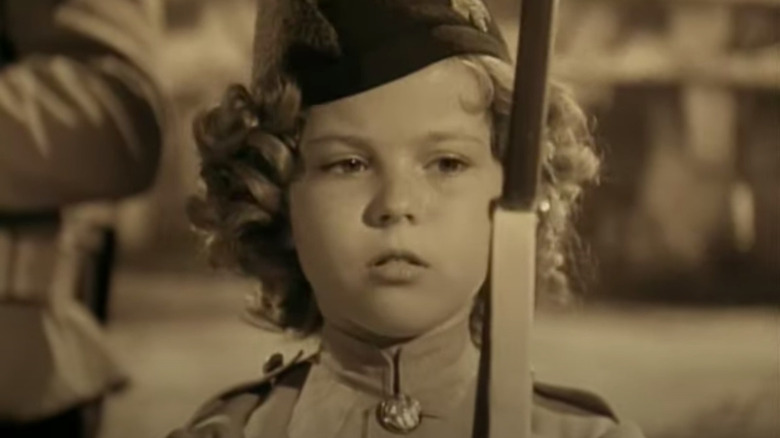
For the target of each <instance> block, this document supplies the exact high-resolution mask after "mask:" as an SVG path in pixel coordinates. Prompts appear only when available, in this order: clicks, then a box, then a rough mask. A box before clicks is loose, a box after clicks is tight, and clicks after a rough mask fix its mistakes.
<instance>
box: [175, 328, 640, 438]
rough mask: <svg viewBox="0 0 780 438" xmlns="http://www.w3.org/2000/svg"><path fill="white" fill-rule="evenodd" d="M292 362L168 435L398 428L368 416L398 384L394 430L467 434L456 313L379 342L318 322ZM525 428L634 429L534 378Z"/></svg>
mask: <svg viewBox="0 0 780 438" xmlns="http://www.w3.org/2000/svg"><path fill="white" fill-rule="evenodd" d="M293 362H295V363H294V364H291V365H287V366H283V365H281V366H279V369H278V370H276V371H273V372H272V373H271V375H270V377H269V378H268V379H265V380H262V381H261V382H258V384H255V385H248V386H245V387H242V388H238V389H237V390H234V391H230V392H229V393H227V394H226V397H222V398H218V399H217V400H215V401H212V402H210V403H209V404H207V406H206V407H204V409H203V410H202V411H201V412H200V413H199V414H198V415H196V417H195V418H194V419H193V421H192V422H191V423H190V425H189V427H187V428H185V429H182V430H180V431H178V432H175V433H174V434H173V435H171V438H205V437H209V438H211V437H214V438H266V437H273V438H391V437H398V436H401V435H398V434H396V433H394V432H392V431H390V430H388V429H386V428H385V427H383V426H382V424H380V422H379V421H378V417H377V405H378V404H379V403H381V402H382V401H383V400H386V399H388V398H391V397H392V396H393V395H394V394H395V393H398V392H400V393H403V394H406V395H408V396H410V397H412V398H413V399H415V400H417V401H419V402H420V404H421V407H422V420H421V422H420V424H419V426H418V427H417V428H416V429H414V430H412V431H411V432H410V433H408V434H405V435H403V436H407V437H411V438H440V437H447V438H472V437H473V423H474V421H475V418H474V412H475V404H476V393H477V391H476V389H477V371H478V362H479V353H478V350H477V348H476V347H474V345H473V344H472V343H471V340H470V336H469V331H468V327H467V324H466V323H465V322H464V323H462V324H460V325H458V326H455V327H451V328H450V329H447V330H444V331H441V332H439V333H436V334H433V335H430V336H423V337H421V338H419V339H415V340H413V341H411V342H409V343H407V344H404V345H402V346H400V347H398V348H393V349H386V350H383V349H379V348H376V347H373V346H372V345H370V344H368V343H365V342H363V341H361V340H359V339H357V338H355V337H353V336H351V335H349V334H347V333H344V332H342V331H340V330H338V329H337V328H335V327H332V326H328V325H326V326H325V328H324V329H323V332H322V342H321V348H320V350H319V352H317V353H316V354H314V355H313V356H311V357H309V358H305V359H296V360H295V361H293ZM266 384H267V385H268V386H265V385H266ZM532 428H533V433H534V437H535V438H640V437H641V434H640V432H639V431H638V429H637V428H636V426H634V425H633V424H630V423H620V422H618V421H617V420H616V419H615V418H614V416H613V414H612V413H611V411H610V410H609V408H608V407H607V406H606V404H604V403H603V402H602V401H601V400H600V399H598V398H597V397H595V396H592V395H589V394H586V393H584V392H579V391H575V390H567V389H563V388H557V387H553V386H548V385H541V384H540V385H537V388H536V394H535V409H534V411H533V418H532ZM210 433H214V435H209V434H210Z"/></svg>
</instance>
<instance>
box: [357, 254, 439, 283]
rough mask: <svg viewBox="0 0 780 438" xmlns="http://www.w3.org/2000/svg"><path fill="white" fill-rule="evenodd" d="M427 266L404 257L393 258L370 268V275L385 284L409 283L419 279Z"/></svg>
mask: <svg viewBox="0 0 780 438" xmlns="http://www.w3.org/2000/svg"><path fill="white" fill-rule="evenodd" d="M425 269H426V267H425V266H423V265H420V264H417V263H412V262H410V261H409V260H407V259H404V258H391V259H388V260H385V261H382V262H380V263H375V264H373V265H371V266H370V267H369V268H368V273H369V277H370V278H371V279H372V280H374V281H377V282H379V283H384V284H396V285H400V284H409V283H413V282H415V281H417V280H418V279H419V278H420V276H421V275H422V274H423V272H424V271H425Z"/></svg>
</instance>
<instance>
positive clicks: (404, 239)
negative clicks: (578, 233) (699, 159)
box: [171, 0, 640, 438]
mask: <svg viewBox="0 0 780 438" xmlns="http://www.w3.org/2000/svg"><path fill="white" fill-rule="evenodd" d="M256 34H257V39H256V46H255V49H256V54H255V56H256V58H255V65H254V72H253V73H254V74H253V77H252V84H251V87H250V90H251V91H247V90H246V89H245V88H243V87H239V86H234V87H231V88H230V89H229V90H228V91H227V93H226V95H225V98H224V101H223V102H222V104H221V105H220V106H219V107H218V108H216V109H214V110H212V111H211V112H210V113H208V114H207V115H206V116H205V117H203V118H202V119H200V120H199V121H198V122H197V123H196V137H197V139H198V145H199V151H200V154H201V157H202V172H201V175H202V178H203V182H204V183H205V188H206V193H205V196H204V197H203V198H201V199H200V200H199V201H197V202H195V203H193V205H192V207H193V208H192V211H191V215H192V217H193V220H194V223H195V225H196V226H197V227H199V228H200V229H201V230H203V231H205V232H206V234H207V236H208V244H209V246H210V249H211V251H212V254H213V255H214V257H215V258H216V260H218V261H220V262H221V263H224V264H227V265H232V266H237V267H239V268H240V269H241V270H242V271H243V272H245V273H247V274H249V275H252V276H255V277H256V278H257V279H258V280H260V282H261V283H262V289H261V290H260V292H259V293H258V297H257V300H256V305H255V306H254V307H253V308H252V312H253V314H254V315H255V316H256V318H257V319H258V320H259V321H262V322H263V323H264V324H265V325H267V326H270V327H276V328H281V329H285V330H292V331H295V332H297V333H299V334H303V335H317V336H318V337H319V338H320V341H321V342H320V345H321V347H320V349H319V351H318V352H316V353H315V354H313V355H299V356H297V357H295V358H286V359H285V358H282V357H281V356H274V357H272V360H271V361H270V362H269V363H268V364H267V367H266V370H265V372H266V375H265V376H264V377H263V378H262V379H260V380H259V381H257V382H252V383H249V384H247V385H244V386H241V387H238V388H234V389H232V390H230V391H227V392H225V393H224V394H222V395H221V396H219V397H217V398H216V399H215V400H213V401H212V402H210V403H208V404H207V405H206V406H205V407H203V408H202V409H201V410H200V412H198V413H197V414H196V415H195V417H194V418H193V419H192V421H190V423H189V424H188V425H187V426H186V427H184V428H183V429H181V430H178V431H176V432H174V433H173V434H172V435H171V437H177V438H181V437H189V438H205V437H225V438H226V437H246V438H266V437H272V438H280V437H288V438H337V437H343V438H353V437H354V438H358V437H360V438H369V437H370V438H373V437H391V436H396V435H398V434H405V435H407V436H410V437H418V438H431V437H437V438H438V437H448V438H459V437H462V438H466V437H471V436H472V434H473V430H475V424H477V423H479V422H481V421H483V420H484V419H483V418H480V416H477V415H475V414H474V412H475V409H474V408H475V405H476V403H477V393H478V391H477V389H478V379H477V374H478V369H479V349H478V340H479V339H480V329H481V322H482V321H481V318H482V308H483V301H484V294H485V291H484V290H483V289H484V283H485V280H486V276H487V273H488V259H489V251H490V235H491V226H492V224H491V209H492V206H493V201H494V200H495V199H496V198H497V197H498V196H499V195H500V192H501V184H502V170H501V165H500V161H499V159H500V156H501V153H502V149H503V145H504V142H505V135H504V133H505V132H506V131H507V126H506V120H507V118H508V115H509V110H510V104H511V86H512V76H513V71H514V69H513V67H512V65H511V60H510V57H509V55H508V53H507V49H506V46H505V44H504V41H503V39H502V38H501V36H500V34H499V31H498V29H497V27H496V25H495V23H494V22H493V21H492V19H491V17H490V15H489V14H488V12H487V10H486V9H485V7H484V5H482V3H480V2H479V1H478V0H471V1H453V2H452V3H450V1H449V0H446V1H445V0H415V1H411V0H407V1H401V0H396V1H387V0H359V1H358V0H355V1H349V0H329V1H319V2H315V1H307V0H296V1H290V0H288V1H262V2H261V3H260V8H259V15H258V22H257V29H256ZM550 104H551V108H550V114H549V118H548V126H547V138H546V142H545V150H544V157H545V158H544V163H543V170H544V172H543V173H544V175H543V177H544V181H543V185H542V195H543V196H544V198H545V202H544V203H542V205H544V206H545V207H544V209H543V210H544V211H540V213H539V214H540V227H539V251H538V264H537V265H538V268H539V272H538V281H537V283H538V285H539V294H540V298H551V299H555V300H561V299H565V298H566V295H567V282H566V277H565V275H564V268H565V264H564V257H563V254H564V253H563V246H564V244H565V242H564V241H563V238H564V237H565V236H566V234H567V232H568V226H569V216H570V211H571V209H572V206H573V203H574V202H575V201H576V199H577V197H578V195H579V193H580V188H581V186H582V185H583V184H584V183H587V182H588V181H590V180H592V179H593V178H594V177H595V176H596V171H597V168H598V160H597V159H596V157H595V155H594V153H593V151H592V150H591V149H590V143H589V142H590V139H589V137H588V131H587V129H586V126H585V121H584V117H583V115H582V113H581V112H580V110H579V108H578V107H577V106H576V105H575V104H574V102H573V101H572V100H571V99H570V98H569V97H568V96H567V95H566V94H565V93H564V92H563V90H562V89H561V88H560V87H559V86H557V85H553V86H552V90H551V96H550ZM535 403H536V407H535V410H534V413H533V419H532V423H533V430H534V432H535V433H537V434H538V436H543V437H550V438H591V437H601V438H606V437H610V438H618V437H620V438H623V437H626V438H627V437H638V436H640V434H639V432H638V431H637V430H636V428H635V427H633V426H631V425H629V424H619V423H618V422H617V421H616V420H615V419H614V418H613V415H612V414H611V412H610V411H609V408H608V407H607V406H606V405H605V404H604V403H603V402H602V401H600V399H598V398H597V397H595V396H591V395H588V394H585V393H582V392H578V391H574V390H566V389H561V388H554V387H550V386H545V385H537V387H536V394H535Z"/></svg>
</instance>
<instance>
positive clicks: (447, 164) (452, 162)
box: [433, 157, 469, 175]
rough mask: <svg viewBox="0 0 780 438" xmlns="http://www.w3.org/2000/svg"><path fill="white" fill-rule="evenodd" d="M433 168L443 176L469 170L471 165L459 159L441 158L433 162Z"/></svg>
mask: <svg viewBox="0 0 780 438" xmlns="http://www.w3.org/2000/svg"><path fill="white" fill-rule="evenodd" d="M433 166H434V167H435V170H437V171H439V172H441V173H443V174H446V175H452V174H456V173H460V172H463V171H464V170H466V169H468V167H469V164H468V163H467V162H466V161H465V160H463V159H461V158H458V157H441V158H438V159H436V160H435V161H434V162H433Z"/></svg>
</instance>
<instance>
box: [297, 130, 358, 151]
mask: <svg viewBox="0 0 780 438" xmlns="http://www.w3.org/2000/svg"><path fill="white" fill-rule="evenodd" d="M306 143H309V144H317V143H322V144H332V143H336V144H344V145H347V146H351V147H355V148H358V149H364V150H370V149H371V142H369V141H368V140H367V139H365V138H362V137H358V136H356V135H351V134H337V133H327V134H323V135H318V136H315V137H314V138H312V139H308V140H306Z"/></svg>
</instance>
